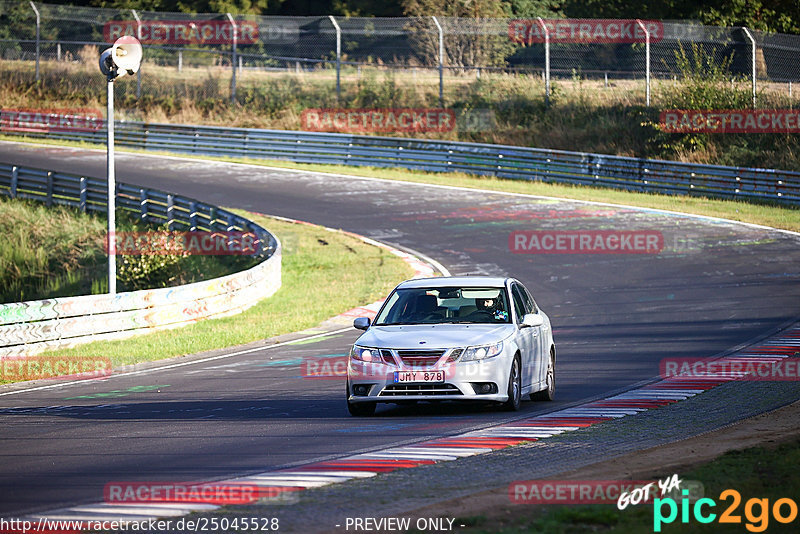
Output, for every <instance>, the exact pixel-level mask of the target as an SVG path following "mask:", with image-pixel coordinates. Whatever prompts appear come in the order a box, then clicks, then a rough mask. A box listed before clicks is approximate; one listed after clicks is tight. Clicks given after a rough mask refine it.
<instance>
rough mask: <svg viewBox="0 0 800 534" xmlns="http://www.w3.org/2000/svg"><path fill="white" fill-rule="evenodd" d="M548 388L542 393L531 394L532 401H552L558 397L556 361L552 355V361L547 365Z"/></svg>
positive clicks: (551, 354)
mask: <svg viewBox="0 0 800 534" xmlns="http://www.w3.org/2000/svg"><path fill="white" fill-rule="evenodd" d="M546 383H547V387H546V388H544V389H543V390H541V391H537V392H536V393H533V394H531V399H532V400H535V401H551V400H553V399H555V397H556V359H555V356H554V355H553V353H552V352H551V353H550V361H549V363H548V364H547V378H546Z"/></svg>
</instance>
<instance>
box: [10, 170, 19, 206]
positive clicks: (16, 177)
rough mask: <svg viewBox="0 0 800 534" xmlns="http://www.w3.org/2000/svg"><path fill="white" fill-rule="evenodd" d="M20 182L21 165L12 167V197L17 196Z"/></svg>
mask: <svg viewBox="0 0 800 534" xmlns="http://www.w3.org/2000/svg"><path fill="white" fill-rule="evenodd" d="M18 182H19V167H17V166H16V165H14V166H13V167H11V198H17V183H18Z"/></svg>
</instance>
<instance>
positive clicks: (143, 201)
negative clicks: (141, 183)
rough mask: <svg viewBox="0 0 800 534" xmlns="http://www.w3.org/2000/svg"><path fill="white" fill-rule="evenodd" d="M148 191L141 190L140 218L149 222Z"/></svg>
mask: <svg viewBox="0 0 800 534" xmlns="http://www.w3.org/2000/svg"><path fill="white" fill-rule="evenodd" d="M147 201H148V198H147V189H139V218H140V219H141V220H143V221H146V220H147Z"/></svg>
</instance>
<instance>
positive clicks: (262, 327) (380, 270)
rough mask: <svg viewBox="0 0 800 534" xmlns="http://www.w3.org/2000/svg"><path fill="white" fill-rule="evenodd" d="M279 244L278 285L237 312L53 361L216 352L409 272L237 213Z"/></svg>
mask: <svg viewBox="0 0 800 534" xmlns="http://www.w3.org/2000/svg"><path fill="white" fill-rule="evenodd" d="M239 213H242V214H243V215H245V216H247V217H248V218H250V219H252V220H254V221H256V222H257V223H259V224H261V225H263V226H264V227H265V228H268V229H269V230H270V231H271V232H273V233H274V234H275V235H276V236H277V237H278V239H280V240H281V243H282V245H283V270H282V279H283V285H282V287H281V289H280V290H279V291H278V292H277V293H276V294H275V295H274V296H272V297H270V298H268V299H265V300H263V301H261V302H259V303H258V304H256V305H255V306H253V307H252V308H249V309H248V310H246V311H244V312H243V313H241V314H238V315H235V316H232V317H225V318H221V319H210V320H206V321H201V322H199V323H196V324H193V325H190V326H186V327H184V328H180V329H176V330H169V331H162V332H154V333H152V334H147V335H143V336H137V337H135V338H131V339H127V340H120V341H102V342H94V343H89V344H86V345H81V346H79V347H76V348H74V349H65V350H58V351H53V352H49V353H47V354H46V355H47V356H50V355H53V356H64V357H69V356H81V357H108V358H110V359H111V361H112V363H113V365H115V366H117V365H125V364H131V363H136V362H143V361H151V360H157V359H162V358H169V357H172V356H181V355H185V354H193V353H196V352H201V351H206V350H212V349H219V348H224V347H229V346H232V345H239V344H243V343H248V342H251V341H256V340H259V339H264V338H268V337H272V336H276V335H279V334H285V333H289V332H294V331H297V330H302V329H304V328H309V327H312V326H315V325H317V324H319V323H320V322H321V321H323V320H325V319H328V318H330V317H332V316H335V315H337V314H339V313H341V312H344V311H347V310H348V309H352V308H354V307H357V306H360V305H364V304H366V303H369V302H373V301H375V300H377V299H378V298H381V297H384V296H386V294H387V293H388V292H389V290H390V289H391V288H393V287H394V286H395V285H396V284H397V283H398V282H400V281H402V280H404V279H406V278H408V277H410V276H411V275H412V272H411V269H410V268H409V267H408V265H406V263H405V262H403V261H402V260H401V259H399V258H398V257H397V256H394V255H392V254H391V253H389V252H388V251H385V250H383V249H380V248H377V247H374V246H372V245H368V244H366V243H364V242H362V241H360V240H359V239H357V238H354V237H351V236H348V235H345V234H342V233H338V232H331V231H328V230H325V229H324V228H321V227H316V226H309V225H300V224H292V223H288V222H283V221H279V220H276V219H271V218H268V217H264V216H260V215H256V214H252V213H247V212H243V211H239Z"/></svg>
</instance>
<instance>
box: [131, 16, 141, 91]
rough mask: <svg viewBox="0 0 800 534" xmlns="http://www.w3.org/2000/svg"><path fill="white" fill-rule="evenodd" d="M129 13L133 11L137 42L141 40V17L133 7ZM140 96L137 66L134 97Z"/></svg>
mask: <svg viewBox="0 0 800 534" xmlns="http://www.w3.org/2000/svg"><path fill="white" fill-rule="evenodd" d="M131 13H133V18H134V19H135V20H136V38H137V39H139V42H140V43H141V42H142V19H140V18H139V14H138V13H136V10H135V9H131ZM141 96H142V67H141V65H140V66H139V70H137V71H136V98H139V97H141Z"/></svg>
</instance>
